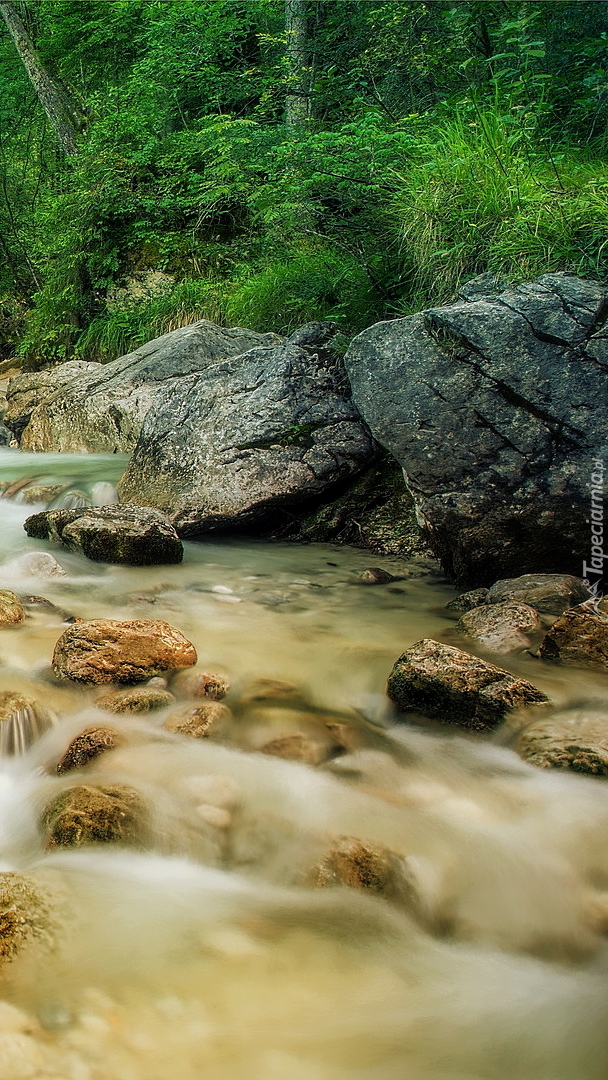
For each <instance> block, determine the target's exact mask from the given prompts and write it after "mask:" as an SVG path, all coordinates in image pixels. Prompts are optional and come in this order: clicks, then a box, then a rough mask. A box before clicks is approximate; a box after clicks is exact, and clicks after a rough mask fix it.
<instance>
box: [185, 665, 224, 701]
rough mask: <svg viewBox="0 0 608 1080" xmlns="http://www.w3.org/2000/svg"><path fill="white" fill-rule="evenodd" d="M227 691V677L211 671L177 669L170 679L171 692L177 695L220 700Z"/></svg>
mask: <svg viewBox="0 0 608 1080" xmlns="http://www.w3.org/2000/svg"><path fill="white" fill-rule="evenodd" d="M229 691H230V683H229V682H228V679H227V678H226V677H225V676H224V675H218V674H216V673H215V672H212V671H178V672H177V673H176V674H175V675H174V676H173V678H172V679H171V692H172V693H173V694H176V695H177V696H178V697H194V698H198V697H202V698H209V699H210V700H211V701H221V699H222V698H225V697H226V694H228V693H229Z"/></svg>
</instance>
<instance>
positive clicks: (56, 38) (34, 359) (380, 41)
mask: <svg viewBox="0 0 608 1080" xmlns="http://www.w3.org/2000/svg"><path fill="white" fill-rule="evenodd" d="M0 13H1V14H2V15H3V23H0V27H1V28H2V33H1V34H0V112H1V116H0V255H1V257H0V358H1V357H4V358H7V357H10V356H14V355H15V354H17V355H19V356H20V357H21V362H22V363H23V364H24V365H25V366H26V367H29V368H31V369H33V368H38V367H40V366H43V365H45V364H48V363H54V362H58V361H63V360H66V359H93V360H101V361H104V360H108V359H112V358H114V357H115V356H118V355H119V354H121V353H123V352H125V351H127V350H128V349H130V348H133V347H136V346H137V345H139V344H141V343H142V342H143V341H145V340H147V339H149V338H151V337H154V336H156V335H158V334H161V333H164V332H165V331H167V330H171V329H174V328H175V327H177V326H180V325H183V324H185V323H188V322H192V321H194V320H196V319H199V318H209V319H212V320H214V321H218V322H222V323H227V324H230V325H242V326H248V327H250V328H252V329H256V330H265V331H268V330H274V331H277V332H286V331H290V330H291V329H292V328H294V327H295V326H296V325H298V324H299V323H302V322H305V321H308V320H310V319H317V318H331V319H335V320H336V321H337V322H338V323H339V325H340V328H341V331H342V334H343V336H344V338H345V339H346V338H347V337H350V336H352V335H353V334H354V333H356V332H358V331H359V330H361V329H362V328H363V327H365V326H367V325H369V324H370V323H372V322H374V321H376V320H378V319H382V318H392V317H395V316H399V315H404V314H407V313H409V312H411V311H414V310H416V309H418V308H420V307H421V306H423V305H428V304H437V303H440V302H442V301H443V300H445V299H447V298H449V297H450V296H452V295H453V294H454V291H455V290H456V288H457V286H458V283H459V281H462V280H465V279H467V278H470V277H473V276H475V275H476V274H480V273H484V272H492V273H496V274H498V275H502V276H504V277H506V278H508V279H510V280H522V279H523V278H526V277H529V276H530V275H535V274H538V273H542V272H546V271H551V270H557V269H559V270H572V271H576V272H577V273H580V274H583V275H587V276H591V277H595V278H599V279H600V280H603V279H605V277H606V273H605V270H604V267H605V264H606V252H607V249H608V154H607V141H606V140H607V129H608V52H607V40H608V4H605V3H585V2H567V0H539V2H536V0H527V2H523V3H522V2H516V0H508V2H502V0H486V2H481V3H477V2H463V0H460V2H454V0H451V2H450V0H433V2H422V0H414V2H408V0H384V2H382V0H170V2H166V0H159V2H156V0H27V2H18V0H17V2H15V3H0ZM20 28H21V29H20Z"/></svg>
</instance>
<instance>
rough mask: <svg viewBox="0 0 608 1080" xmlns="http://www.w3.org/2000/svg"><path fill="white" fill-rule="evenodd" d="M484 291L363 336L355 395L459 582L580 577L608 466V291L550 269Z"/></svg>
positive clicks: (352, 372) (352, 365) (356, 345)
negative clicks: (594, 499)
mask: <svg viewBox="0 0 608 1080" xmlns="http://www.w3.org/2000/svg"><path fill="white" fill-rule="evenodd" d="M479 292H480V290H472V291H471V290H469V291H466V290H465V292H464V293H463V296H462V298H461V299H459V300H457V301H456V302H455V303H453V304H448V305H446V306H445V307H439V308H433V309H430V310H427V311H422V312H420V313H419V314H417V315H413V316H410V317H408V318H405V319H396V320H393V321H391V322H382V323H377V324H376V325H375V326H372V327H371V328H370V329H368V330H365V331H364V332H363V333H362V334H360V335H359V336H358V337H356V338H355V340H354V341H353V342H352V344H351V346H350V348H349V350H348V353H347V355H346V361H345V362H346V368H347V371H348V375H349V378H350V382H351V385H352V389H353V397H354V400H355V403H356V404H357V406H358V408H359V410H360V412H361V414H362V415H363V417H364V419H365V420H366V421H367V423H368V424H369V426H370V428H371V431H372V433H373V435H374V437H375V438H376V439H377V440H378V442H380V443H381V444H382V445H383V446H385V447H386V448H387V449H388V450H389V451H390V453H391V454H392V455H393V456H394V457H395V458H396V459H397V460H398V461H399V463H400V464H401V466H402V467H403V470H404V473H405V477H406V482H407V484H408V486H409V488H410V491H411V492H412V494H413V496H414V500H415V503H416V507H417V512H418V515H419V518H420V520H421V522H422V523H423V525H424V528H425V532H426V534H427V537H428V539H429V542H430V544H431V546H432V548H433V549H434V551H435V552H436V554H437V555H438V556H439V558H440V559H441V561H442V563H443V566H444V568H445V570H446V571H447V572H448V573H449V574H450V575H451V576H452V577H454V578H455V579H456V581H457V582H458V583H459V584H460V585H463V586H468V585H483V584H490V583H491V582H493V581H495V580H496V578H497V577H499V576H501V577H512V576H517V575H519V574H522V573H524V572H538V571H545V572H546V571H553V572H566V573H570V574H575V575H577V576H581V573H582V570H583V562H584V560H587V562H590V557H591V534H590V524H589V518H590V516H591V515H590V510H591V494H590V489H591V488H592V487H593V486H594V485H596V480H597V479H598V476H599V479H600V481H601V479H602V475H603V472H602V474H600V473H598V464H597V463H598V462H601V461H604V462H606V461H607V460H608V453H607V452H606V446H607V444H608V430H607V426H606V415H605V402H606V391H607V389H608V331H607V330H606V327H605V321H606V317H607V314H608V290H607V289H606V288H605V287H604V286H602V285H600V284H598V283H597V282H593V281H584V280H581V279H579V278H577V277H574V276H572V275H569V274H545V275H543V276H542V277H540V278H538V279H537V280H535V281H532V282H529V283H526V284H523V285H519V286H514V287H512V288H510V289H507V290H504V291H502V292H500V291H496V290H494V291H492V290H491V289H488V290H487V292H486V294H485V295H481V296H480V295H479ZM481 292H482V293H483V292H484V290H483V289H481ZM604 467H605V466H604ZM594 477H595V479H594ZM583 576H584V575H583Z"/></svg>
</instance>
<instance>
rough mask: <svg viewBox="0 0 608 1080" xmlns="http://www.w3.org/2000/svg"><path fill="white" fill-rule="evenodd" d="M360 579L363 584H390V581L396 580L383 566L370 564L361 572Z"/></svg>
mask: <svg viewBox="0 0 608 1080" xmlns="http://www.w3.org/2000/svg"><path fill="white" fill-rule="evenodd" d="M359 581H360V582H361V584H362V585H388V583H389V582H390V581H395V577H394V575H393V574H389V572H388V570H383V569H382V567H381V566H368V567H367V569H366V570H362V571H361V573H360V574H359Z"/></svg>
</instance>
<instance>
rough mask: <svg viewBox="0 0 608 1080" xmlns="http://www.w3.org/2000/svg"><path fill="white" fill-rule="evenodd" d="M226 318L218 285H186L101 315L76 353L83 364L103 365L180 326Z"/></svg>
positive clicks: (81, 338) (81, 339)
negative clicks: (87, 362)
mask: <svg viewBox="0 0 608 1080" xmlns="http://www.w3.org/2000/svg"><path fill="white" fill-rule="evenodd" d="M223 318H224V309H223V307H222V303H221V297H220V295H219V291H218V288H217V286H216V285H213V284H210V283H209V282H204V281H185V282H182V283H181V284H178V285H175V286H174V288H172V289H171V290H169V291H167V292H164V293H161V294H159V295H156V296H148V297H142V298H133V299H129V298H126V299H125V300H123V301H122V303H120V304H116V305H114V306H113V307H112V309H111V310H110V311H106V312H105V313H104V314H103V315H98V316H97V317H96V318H94V319H93V320H92V321H91V322H90V323H89V325H88V326H87V328H86V330H84V331H83V333H81V334H80V335H79V337H78V339H77V343H76V345H75V349H74V351H75V355H76V356H78V357H79V358H81V359H83V360H99V361H101V362H102V363H103V362H106V361H108V360H114V359H115V358H116V357H117V356H122V355H123V354H124V353H127V352H130V351H131V350H132V349H136V348H138V346H139V345H143V344H144V343H145V342H146V341H149V340H150V339H151V338H155V337H160V336H161V335H162V334H167V333H169V331H171V330H176V329H177V328H178V327H179V326H186V325H188V324H189V323H193V322H197V321H198V320H199V319H210V320H211V321H212V322H222V321H223Z"/></svg>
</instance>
